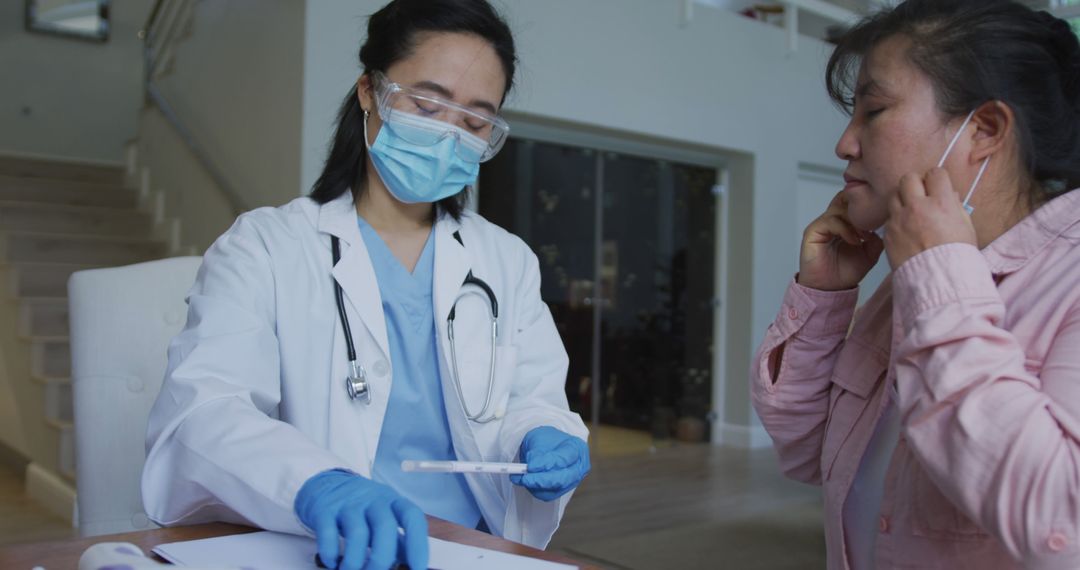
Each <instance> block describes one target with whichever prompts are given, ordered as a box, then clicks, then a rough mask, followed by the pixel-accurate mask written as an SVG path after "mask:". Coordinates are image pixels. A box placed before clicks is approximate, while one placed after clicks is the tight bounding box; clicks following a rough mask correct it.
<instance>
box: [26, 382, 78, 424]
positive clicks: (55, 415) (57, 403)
mask: <svg viewBox="0 0 1080 570" xmlns="http://www.w3.org/2000/svg"><path fill="white" fill-rule="evenodd" d="M34 381H35V382H37V383H39V384H41V385H42V387H43V388H44V390H45V410H44V411H45V419H46V420H52V421H55V422H60V423H72V422H74V421H75V402H74V399H73V396H72V392H71V379H70V378H46V377H41V376H34Z"/></svg>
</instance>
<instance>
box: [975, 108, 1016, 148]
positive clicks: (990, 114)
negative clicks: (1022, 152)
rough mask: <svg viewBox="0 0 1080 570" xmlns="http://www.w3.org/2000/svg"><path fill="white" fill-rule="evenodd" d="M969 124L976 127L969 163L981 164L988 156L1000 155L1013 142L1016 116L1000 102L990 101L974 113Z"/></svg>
mask: <svg viewBox="0 0 1080 570" xmlns="http://www.w3.org/2000/svg"><path fill="white" fill-rule="evenodd" d="M971 122H972V124H973V125H975V127H976V129H977V130H976V131H975V141H974V142H973V143H972V147H971V162H972V163H977V162H981V161H982V160H983V159H985V158H986V157H988V156H990V155H994V154H997V155H1000V154H1002V152H1003V151H1005V150H1006V146H1007V145H1009V144H1012V143H1013V142H1014V139H1015V138H1016V137H1015V130H1016V115H1015V114H1014V113H1013V110H1012V108H1010V107H1009V106H1008V105H1006V104H1005V103H1003V102H1001V101H990V102H989V103H986V104H984V105H983V106H981V107H979V109H978V110H977V111H975V115H974V116H973V117H972V119H971Z"/></svg>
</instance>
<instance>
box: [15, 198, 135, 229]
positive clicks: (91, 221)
mask: <svg viewBox="0 0 1080 570" xmlns="http://www.w3.org/2000/svg"><path fill="white" fill-rule="evenodd" d="M0 228H2V229H5V230H9V231H10V230H30V231H35V232H56V233H63V234H93V235H115V236H147V235H149V234H150V231H151V220H150V217H149V216H147V215H146V214H144V213H142V212H139V211H138V210H133V209H126V208H103V207H94V206H68V205H61V204H45V203H41V202H0Z"/></svg>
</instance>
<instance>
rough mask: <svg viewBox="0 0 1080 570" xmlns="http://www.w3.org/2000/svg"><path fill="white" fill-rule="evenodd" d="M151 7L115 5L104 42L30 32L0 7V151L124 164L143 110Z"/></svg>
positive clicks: (14, 4)
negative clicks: (143, 34) (141, 35)
mask: <svg viewBox="0 0 1080 570" xmlns="http://www.w3.org/2000/svg"><path fill="white" fill-rule="evenodd" d="M151 4H152V2H148V1H147V0H113V2H112V8H111V17H112V31H111V35H110V38H109V41H108V42H106V43H94V42H87V41H81V40H75V39H70V38H66V37H62V36H53V35H43V34H37V33H30V32H27V31H26V30H25V28H24V24H23V22H24V20H23V19H24V10H25V2H22V1H16V0H8V1H6V2H0V78H3V88H2V89H0V153H5V154H32V155H42V156H51V157H61V158H71V159H80V160H94V161H109V162H120V161H122V160H123V157H124V154H123V153H124V143H125V142H126V141H127V140H128V139H130V138H132V137H133V136H135V120H136V115H137V113H138V110H139V108H140V106H141V105H142V43H141V42H140V41H139V39H138V38H137V37H136V33H137V32H138V31H139V30H140V29H141V28H142V26H143V24H144V23H145V21H146V18H147V16H148V15H149V12H150V6H151Z"/></svg>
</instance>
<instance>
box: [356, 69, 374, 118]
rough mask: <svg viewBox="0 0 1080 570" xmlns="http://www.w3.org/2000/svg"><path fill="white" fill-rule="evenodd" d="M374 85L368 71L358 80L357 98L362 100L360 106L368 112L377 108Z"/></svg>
mask: <svg viewBox="0 0 1080 570" xmlns="http://www.w3.org/2000/svg"><path fill="white" fill-rule="evenodd" d="M372 87H373V86H372V84H371V75H369V74H367V73H365V74H363V75H361V76H360V78H359V79H357V80H356V98H357V99H359V100H360V108H361V109H363V110H365V111H368V112H371V111H372V110H373V109H374V108H375V93H374V90H373V89H372Z"/></svg>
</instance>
